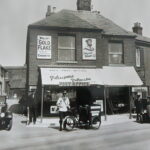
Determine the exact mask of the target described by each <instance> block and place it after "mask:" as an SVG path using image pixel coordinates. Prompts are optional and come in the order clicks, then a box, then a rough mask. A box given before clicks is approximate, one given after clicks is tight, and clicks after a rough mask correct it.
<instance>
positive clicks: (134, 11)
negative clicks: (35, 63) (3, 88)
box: [0, 0, 150, 66]
mask: <svg viewBox="0 0 150 150" xmlns="http://www.w3.org/2000/svg"><path fill="white" fill-rule="evenodd" d="M76 1H77V0H0V64H1V65H3V66H22V65H24V64H25V54H26V36H27V28H28V25H29V24H32V23H34V22H36V21H39V20H41V19H43V18H44V17H45V14H46V10H47V6H48V5H51V7H56V12H57V11H60V10H61V9H71V10H76ZM92 5H93V11H94V10H97V11H100V13H101V15H103V16H104V17H106V18H108V19H110V20H112V21H114V22H115V23H116V24H118V25H119V26H121V27H123V28H124V29H126V30H128V31H132V27H133V24H134V23H135V22H140V23H141V26H142V27H143V36H147V37H150V27H149V26H150V13H149V11H150V0H92Z"/></svg>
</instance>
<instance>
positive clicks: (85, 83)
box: [59, 82, 90, 86]
mask: <svg viewBox="0 0 150 150" xmlns="http://www.w3.org/2000/svg"><path fill="white" fill-rule="evenodd" d="M89 85H90V83H89V82H59V86H89Z"/></svg>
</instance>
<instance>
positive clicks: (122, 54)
mask: <svg viewBox="0 0 150 150" xmlns="http://www.w3.org/2000/svg"><path fill="white" fill-rule="evenodd" d="M110 44H121V45H122V52H112V51H110V47H109V46H110ZM111 55H118V56H121V63H112V62H110V56H111ZM108 64H109V65H119V64H124V45H123V42H122V41H112V40H111V41H109V42H108Z"/></svg>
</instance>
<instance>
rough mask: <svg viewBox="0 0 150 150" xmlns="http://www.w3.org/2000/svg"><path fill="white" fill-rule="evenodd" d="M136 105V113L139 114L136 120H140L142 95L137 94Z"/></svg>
mask: <svg viewBox="0 0 150 150" xmlns="http://www.w3.org/2000/svg"><path fill="white" fill-rule="evenodd" d="M135 107H136V114H137V117H136V120H137V121H139V115H140V113H141V109H142V102H141V98H140V95H137V97H136V99H135Z"/></svg>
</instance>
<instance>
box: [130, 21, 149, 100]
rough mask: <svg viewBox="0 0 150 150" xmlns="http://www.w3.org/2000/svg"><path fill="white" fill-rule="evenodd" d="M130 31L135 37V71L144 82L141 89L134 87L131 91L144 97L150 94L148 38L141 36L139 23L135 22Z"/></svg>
mask: <svg viewBox="0 0 150 150" xmlns="http://www.w3.org/2000/svg"><path fill="white" fill-rule="evenodd" d="M132 29H133V32H134V33H135V35H136V39H135V49H136V53H135V55H136V71H137V72H138V74H139V75H140V77H141V79H142V81H143V82H144V85H143V87H135V88H133V91H135V92H138V93H140V94H141V95H142V96H143V97H145V96H146V95H147V94H150V93H149V87H150V62H149V58H150V38H148V37H144V36H143V35H142V30H143V28H142V27H141V24H140V23H139V22H136V23H135V24H134V26H133V28H132Z"/></svg>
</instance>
